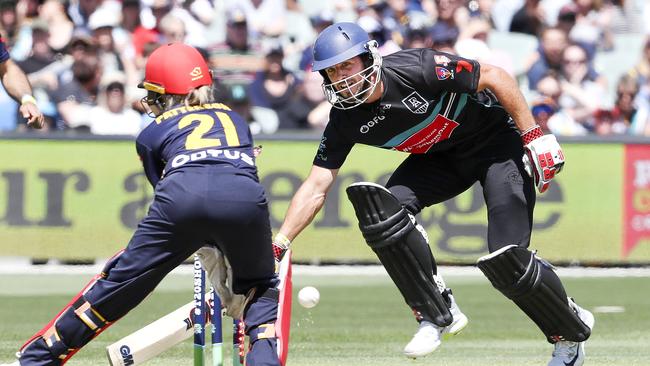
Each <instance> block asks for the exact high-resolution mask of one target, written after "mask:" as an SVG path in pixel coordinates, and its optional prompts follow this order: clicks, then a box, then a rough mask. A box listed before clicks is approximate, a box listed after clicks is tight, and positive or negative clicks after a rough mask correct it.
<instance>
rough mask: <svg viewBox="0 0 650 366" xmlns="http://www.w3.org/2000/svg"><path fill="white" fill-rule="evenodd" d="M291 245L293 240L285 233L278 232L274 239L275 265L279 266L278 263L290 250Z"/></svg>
mask: <svg viewBox="0 0 650 366" xmlns="http://www.w3.org/2000/svg"><path fill="white" fill-rule="evenodd" d="M290 245H291V240H289V238H287V237H286V236H284V235H283V234H280V233H278V234H277V235H276V236H275V239H273V257H274V258H275V267H276V269H277V268H278V264H279V263H280V262H281V261H282V258H283V257H284V254H285V253H286V252H287V250H289V246H290Z"/></svg>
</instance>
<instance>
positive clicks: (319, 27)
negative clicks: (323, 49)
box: [299, 11, 334, 71]
mask: <svg viewBox="0 0 650 366" xmlns="http://www.w3.org/2000/svg"><path fill="white" fill-rule="evenodd" d="M309 21H310V23H311V26H312V28H313V29H314V32H315V33H316V34H320V32H322V31H323V30H324V29H325V28H327V27H329V26H330V25H332V24H334V14H332V13H331V12H329V11H324V12H321V13H318V14H316V15H314V16H312V17H310V18H309ZM313 50H314V48H313V44H312V42H310V43H309V45H308V46H307V47H305V49H304V50H303V51H302V57H301V58H300V64H299V67H300V70H302V71H308V70H311V64H312V63H313V62H314V55H313Z"/></svg>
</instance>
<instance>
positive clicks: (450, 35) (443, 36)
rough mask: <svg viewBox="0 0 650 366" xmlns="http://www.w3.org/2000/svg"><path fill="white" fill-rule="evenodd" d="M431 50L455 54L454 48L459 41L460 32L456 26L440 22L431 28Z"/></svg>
mask: <svg viewBox="0 0 650 366" xmlns="http://www.w3.org/2000/svg"><path fill="white" fill-rule="evenodd" d="M430 32H431V48H432V49H434V50H437V51H442V52H447V53H452V54H455V53H456V51H455V49H454V46H455V45H456V40H457V39H458V34H459V30H458V28H457V27H455V26H449V25H448V24H447V23H444V22H438V23H436V24H435V25H434V26H433V27H431V30H430Z"/></svg>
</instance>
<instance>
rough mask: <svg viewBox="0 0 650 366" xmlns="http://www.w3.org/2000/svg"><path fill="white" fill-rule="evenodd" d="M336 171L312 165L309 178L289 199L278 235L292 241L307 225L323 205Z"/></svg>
mask: <svg viewBox="0 0 650 366" xmlns="http://www.w3.org/2000/svg"><path fill="white" fill-rule="evenodd" d="M338 172H339V170H338V169H327V168H322V167H319V166H317V165H313V166H312V168H311V171H310V172H309V176H308V177H307V179H305V181H304V182H303V183H302V185H300V188H298V190H297V191H296V194H295V195H294V196H293V198H292V199H291V203H290V204H289V209H288V210H287V213H286V215H285V217H284V222H283V223H282V226H281V227H280V231H279V234H280V235H284V236H285V237H286V238H287V239H289V240H293V239H294V238H295V237H296V236H298V234H300V232H301V231H302V230H303V229H304V228H305V227H307V225H309V224H310V223H311V222H312V220H313V219H314V217H315V216H316V214H317V213H318V211H320V209H321V208H322V207H323V204H324V203H325V197H326V196H327V192H328V191H329V189H330V188H331V187H332V184H333V183H334V181H335V180H336V176H337V174H338Z"/></svg>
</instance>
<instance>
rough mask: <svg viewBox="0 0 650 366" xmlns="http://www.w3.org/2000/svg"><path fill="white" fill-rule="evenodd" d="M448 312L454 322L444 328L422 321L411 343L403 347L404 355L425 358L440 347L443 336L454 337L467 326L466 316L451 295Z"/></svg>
mask: <svg viewBox="0 0 650 366" xmlns="http://www.w3.org/2000/svg"><path fill="white" fill-rule="evenodd" d="M449 298H450V299H451V307H450V308H449V311H450V312H451V315H452V316H453V318H454V320H453V321H452V322H451V324H449V325H448V326H446V327H439V326H437V325H435V324H433V323H431V322H429V321H426V320H423V321H422V322H420V325H419V326H418V330H417V332H415V335H414V336H413V338H412V339H411V341H410V342H409V343H408V344H407V345H406V347H404V355H406V356H407V357H411V358H417V357H422V356H426V355H428V354H429V353H431V352H433V351H435V350H436V349H437V348H438V346H440V339H441V338H442V335H443V334H451V335H456V334H458V333H460V331H461V330H463V328H465V326H467V322H468V320H467V316H466V315H465V314H463V313H462V312H461V311H460V308H459V307H458V305H456V301H455V300H454V297H453V296H452V295H449Z"/></svg>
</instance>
